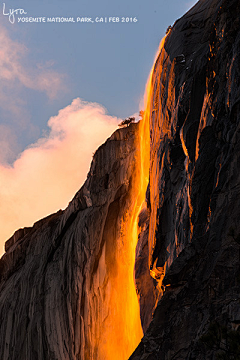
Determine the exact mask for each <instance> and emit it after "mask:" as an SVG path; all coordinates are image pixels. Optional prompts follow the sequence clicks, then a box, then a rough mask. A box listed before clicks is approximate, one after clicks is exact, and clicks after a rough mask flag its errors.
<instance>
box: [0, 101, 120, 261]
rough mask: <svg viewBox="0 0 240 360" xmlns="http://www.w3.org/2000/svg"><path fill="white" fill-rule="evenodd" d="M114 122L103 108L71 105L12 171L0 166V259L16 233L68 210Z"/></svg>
mask: <svg viewBox="0 0 240 360" xmlns="http://www.w3.org/2000/svg"><path fill="white" fill-rule="evenodd" d="M118 122H120V119H117V118H115V117H111V116H109V115H107V114H106V109H105V108H104V107H103V106H101V105H99V104H97V103H90V102H85V101H83V100H81V99H80V98H77V99H74V100H73V102H72V103H71V105H69V106H67V107H66V108H64V109H62V110H60V111H59V113H58V115H57V116H54V117H51V118H50V119H49V121H48V126H49V129H50V131H49V134H47V135H46V136H44V137H42V138H40V139H39V140H38V141H37V142H36V143H35V144H33V145H31V146H30V147H29V148H28V149H26V150H25V151H23V152H22V153H21V154H20V156H19V158H18V159H17V160H16V161H15V162H14V164H13V166H11V167H10V166H6V165H3V164H2V165H0V202H1V207H0V228H1V234H0V246H1V247H0V255H1V253H2V252H3V246H4V243H5V241H6V240H7V239H8V238H9V237H10V236H11V235H12V233H13V232H14V231H15V230H17V229H18V228H20V227H24V226H31V225H32V224H33V222H35V221H37V220H38V219H40V218H42V217H44V216H47V215H48V214H50V213H52V212H55V211H57V210H58V209H59V208H65V207H66V206H67V204H68V202H69V201H70V200H71V198H72V197H73V196H74V194H75V192H76V191H77V190H78V189H79V188H80V186H81V185H82V184H83V182H84V180H85V178H86V175H87V172H88V170H89V166H90V161H91V158H92V154H93V152H94V151H95V150H96V149H97V147H98V146H100V145H101V144H102V143H103V142H104V141H105V139H106V138H107V137H109V136H110V135H111V133H112V132H113V131H114V130H115V129H116V128H117V123H118Z"/></svg>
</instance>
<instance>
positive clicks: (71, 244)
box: [0, 124, 141, 360]
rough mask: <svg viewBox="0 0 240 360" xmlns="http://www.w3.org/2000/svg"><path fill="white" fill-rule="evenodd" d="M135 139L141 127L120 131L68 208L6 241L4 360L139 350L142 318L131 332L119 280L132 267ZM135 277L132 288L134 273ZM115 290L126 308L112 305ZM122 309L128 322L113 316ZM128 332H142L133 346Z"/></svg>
mask: <svg viewBox="0 0 240 360" xmlns="http://www.w3.org/2000/svg"><path fill="white" fill-rule="evenodd" d="M137 133H138V124H131V125H130V126H129V127H126V128H122V129H120V130H118V131H116V132H115V133H114V134H113V135H112V136H111V137H110V138H109V139H108V140H107V142H106V143H105V144H104V145H102V146H101V147H100V148H99V149H98V150H97V152H96V154H95V155H94V158H93V162H92V164H91V169H90V172H89V174H88V178H87V180H86V182H85V184H84V185H83V187H82V188H81V189H80V190H79V192H78V193H77V194H76V195H75V197H74V198H73V200H72V201H71V202H70V204H69V206H68V208H67V209H66V210H64V211H59V212H58V213H56V214H53V215H51V216H49V217H47V218H45V219H43V220H40V221H38V222H37V223H36V224H34V226H33V227H32V228H25V229H21V230H18V231H17V232H16V233H15V234H14V236H13V237H12V238H11V239H10V240H8V241H7V243H6V253H5V255H4V256H3V257H2V259H1V261H0V275H1V282H0V359H1V360H10V359H11V360H14V359H16V360H21V359H22V360H34V359H38V360H40V359H42V360H46V359H58V360H61V359H62V360H66V359H69V360H70V359H71V360H77V359H81V360H82V359H86V360H87V359H103V358H104V359H109V357H108V356H109V353H110V352H112V351H115V352H116V356H114V359H123V358H127V357H128V356H129V355H130V354H131V352H132V351H133V350H134V348H135V347H136V346H137V343H138V342H139V339H140V338H141V334H140V335H139V334H138V333H137V331H138V329H137V331H135V330H136V327H137V326H138V323H137V322H139V328H140V317H139V312H138V314H137V319H136V322H135V323H134V321H133V322H132V323H131V324H130V323H129V324H130V325H129V326H126V325H125V324H126V323H127V319H129V313H128V311H127V310H126V306H125V307H124V304H125V305H127V306H130V305H129V304H127V303H126V302H127V301H128V300H129V299H128V297H127V295H126V293H129V292H130V290H129V288H128V282H127V280H126V279H124V280H123V281H119V275H120V276H123V277H124V276H125V278H126V277H127V276H128V277H129V270H128V268H129V266H130V265H131V264H130V265H129V257H128V256H126V254H125V253H124V252H130V250H129V247H128V246H127V247H126V237H125V232H126V231H125V229H124V226H127V225H128V220H127V217H128V218H131V216H132V210H133V206H134V204H135V197H136V193H134V191H133V188H134V186H133V185H134V182H136V179H135V177H136V161H135V158H136V156H137V150H136V145H135V139H136V134H137ZM124 242H125V243H124ZM117 258H119V259H120V261H121V263H122V264H123V267H124V269H127V271H126V270H124V271H125V273H122V272H120V270H121V269H120V265H119V264H118V262H117V260H116V259H117ZM133 261H134V251H133ZM130 274H131V275H132V279H131V281H132V284H134V283H133V269H132V272H131V270H130ZM120 280H121V279H120ZM118 283H119V284H122V288H123V289H122V290H121V292H120V291H119V286H120V285H118ZM115 289H116V290H118V292H120V295H119V296H120V300H121V301H120V304H122V307H120V308H117V305H115V308H114V306H113V301H114V300H115V298H116V296H115V293H114V292H115ZM133 291H134V292H135V288H134V285H133ZM121 296H122V297H123V298H124V300H122V298H121ZM129 301H130V300H129ZM136 302H137V297H136ZM116 310H117V313H118V314H119V315H120V318H121V321H122V323H120V320H119V319H117V318H116V315H115V314H111V312H112V313H114V311H116ZM137 310H138V308H137ZM129 311H132V309H131V307H130V308H129ZM109 318H111V319H112V320H111V321H110V320H109ZM114 321H116V323H114ZM123 326H124V329H123ZM127 331H128V332H131V334H132V333H133V331H134V332H136V336H137V337H136V339H135V342H133V341H132V342H129V341H127V340H126V337H128V338H129V339H131V340H132V337H130V336H129V334H128V333H127ZM108 332H110V333H108ZM114 334H116V336H114ZM119 338H120V339H123V340H124V341H125V344H126V347H125V348H124V349H121V348H120V347H121V341H120V340H119ZM107 340H110V342H111V344H110V345H111V346H112V347H111V348H110V349H109V348H108V345H109V341H107ZM117 346H118V347H119V349H118V348H117ZM103 353H104V357H103Z"/></svg>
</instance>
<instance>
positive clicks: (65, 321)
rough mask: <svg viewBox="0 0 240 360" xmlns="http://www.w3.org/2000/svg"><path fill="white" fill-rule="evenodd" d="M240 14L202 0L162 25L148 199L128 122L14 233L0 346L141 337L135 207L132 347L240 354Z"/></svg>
mask: <svg viewBox="0 0 240 360" xmlns="http://www.w3.org/2000/svg"><path fill="white" fill-rule="evenodd" d="M239 14H240V2H239V0H200V1H199V2H198V3H197V4H196V5H195V6H194V7H193V8H192V9H191V10H190V11H189V12H188V13H187V14H186V15H185V16H183V17H182V18H181V19H180V20H178V21H177V22H176V23H175V25H174V26H173V28H172V29H171V30H170V32H169V33H168V35H167V36H166V39H165V42H164V46H163V48H162V49H161V51H160V53H159V56H158V57H157V59H156V63H155V66H154V69H153V74H152V83H151V84H152V85H151V86H152V95H151V99H150V100H151V101H150V108H149V109H148V111H147V113H149V114H150V116H149V122H150V130H149V134H148V133H147V132H145V137H146V138H145V139H144V138H143V139H142V140H141V141H142V142H144V141H148V137H149V138H150V181H149V186H148V190H147V194H146V204H147V205H146V206H143V207H142V208H141V201H140V200H138V196H139V195H138V191H139V189H138V187H141V186H140V185H139V184H140V183H142V179H141V178H140V177H141V176H142V171H140V170H139V166H138V162H137V161H136V159H139V151H140V150H139V149H140V148H141V147H140V146H138V145H139V143H138V142H139V141H140V140H139V139H141V137H139V136H138V134H139V131H138V127H139V126H138V125H136V124H131V125H130V126H129V127H127V128H123V129H120V130H119V131H117V132H115V133H114V134H113V135H112V137H111V138H110V139H109V140H108V141H107V142H106V143H105V144H104V145H102V146H101V147H100V148H99V150H98V151H97V152H96V154H95V156H94V159H93V163H92V165H91V169H90V172H89V175H88V178H87V180H86V182H85V184H84V186H83V187H82V188H81V189H80V191H79V192H78V193H77V194H76V195H75V197H74V198H73V200H72V201H71V203H70V204H69V207H68V208H67V209H66V210H64V211H59V212H58V213H56V214H53V215H50V216H49V217H47V218H45V219H43V220H41V221H39V222H37V223H36V224H35V225H34V226H33V227H32V228H26V229H21V230H19V231H17V232H16V233H15V235H14V236H13V237H12V238H11V239H10V240H9V241H8V242H7V243H6V254H5V255H4V256H3V258H2V259H1V261H0V275H1V282H0V359H1V360H7V359H11V360H34V359H41V360H44V359H54V360H55V359H57V360H63V359H64V360H65V359H67V360H68V359H69V360H80V359H81V360H93V359H94V360H95V359H99V360H103V359H104V360H110V359H113V360H123V359H127V358H128V357H129V355H130V354H131V352H132V351H133V349H134V346H136V345H137V342H138V340H139V339H140V337H141V329H140V325H139V322H140V318H139V314H138V313H137V311H136V309H137V308H138V304H137V305H136V296H135V297H134V294H135V287H134V285H133V282H132V286H131V285H130V283H131V281H132V279H131V278H132V272H133V268H132V269H131V267H133V263H134V258H133V259H132V258H131V257H132V254H133V256H134V251H135V249H134V246H135V244H134V242H132V239H133V238H134V237H135V238H136V239H137V214H138V212H139V211H140V209H141V211H140V214H139V218H138V225H139V226H138V227H139V231H140V233H139V236H138V244H137V248H136V262H135V278H136V289H137V293H138V297H139V303H140V309H141V323H142V327H143V329H144V332H145V335H144V337H143V339H142V341H141V342H140V344H139V346H138V347H137V348H136V350H135V351H134V353H133V354H132V355H131V357H130V359H131V360H153V359H159V360H173V359H177V360H180V359H182V360H187V359H188V360H190V359H196V360H206V359H209V360H210V359H211V360H214V359H239V358H240V349H239V343H240V331H239V330H240V262H239V256H240V248H239V247H240V223H239V215H240V196H239V192H240V172H239V167H240V75H239V74H240V53H239V48H240V19H239ZM145 121H146V119H145ZM148 135H149V136H148ZM147 170H148V169H147ZM129 254H131V256H130V257H129ZM129 269H130V270H129ZM156 302H157V306H156ZM154 308H155V311H154V314H153V319H152V311H153V309H154ZM149 324H150V325H149ZM139 329H140V330H139Z"/></svg>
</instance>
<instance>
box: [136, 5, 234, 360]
mask: <svg viewBox="0 0 240 360" xmlns="http://www.w3.org/2000/svg"><path fill="white" fill-rule="evenodd" d="M239 11H240V3H239V1H236V0H232V1H226V0H221V1H220V0H204V1H203V0H200V1H199V2H198V3H197V4H196V5H195V6H194V7H193V8H192V9H191V10H190V11H189V12H188V13H187V14H186V15H185V16H183V17H182V18H181V19H179V20H178V21H177V22H176V23H175V24H174V26H173V28H172V29H171V30H170V32H169V33H168V35H167V36H166V39H165V42H164V45H163V47H162V49H161V51H160V52H159V55H158V57H157V60H156V62H155V65H154V69H153V74H152V79H151V87H152V96H151V104H150V110H149V113H150V118H149V121H150V182H149V191H148V194H147V197H148V201H147V202H148V213H149V216H148V220H146V226H145V228H146V229H147V230H145V232H146V231H147V233H148V234H145V235H144V236H145V237H146V238H147V239H148V249H149V254H148V255H149V257H148V264H149V268H150V273H151V275H152V276H153V278H155V280H156V281H157V282H158V288H159V295H158V299H159V301H158V304H157V307H156V309H155V312H154V315H153V321H152V322H151V324H150V326H149V327H148V330H147V331H146V333H145V336H144V337H143V339H142V341H141V343H140V345H139V346H138V348H137V349H136V351H135V352H134V354H133V355H132V356H131V357H130V359H131V360H137V359H142V360H143V359H148V360H150V359H151V360H153V359H161V360H164V359H178V360H179V359H183V360H186V359H199V360H200V359H201V360H204V359H220V358H221V359H239V358H240V348H239V343H240V332H239V330H240V328H239V325H240V278H239V275H240V272H239V271H240V267H239V266H240V263H239V250H240V249H239V245H240V222H239V215H240V197H239V190H240V175H239V164H240V146H239V144H240V55H239V47H240V19H239V15H238V14H239ZM139 286H140V288H141V283H140V285H139ZM140 291H141V289H140ZM142 292H143V293H145V290H144V286H143V288H142ZM145 297H146V298H147V293H146V294H145ZM145 312H146V309H145Z"/></svg>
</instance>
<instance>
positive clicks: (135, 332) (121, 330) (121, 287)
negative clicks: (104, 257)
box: [99, 38, 165, 360]
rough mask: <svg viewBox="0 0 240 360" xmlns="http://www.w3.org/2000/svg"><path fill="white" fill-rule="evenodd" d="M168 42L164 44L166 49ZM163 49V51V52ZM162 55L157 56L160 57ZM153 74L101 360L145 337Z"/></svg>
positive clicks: (122, 353)
mask: <svg viewBox="0 0 240 360" xmlns="http://www.w3.org/2000/svg"><path fill="white" fill-rule="evenodd" d="M164 40H165V38H164V39H163V40H162V42H161V44H160V49H161V48H162V46H163V43H164ZM160 49H159V51H160ZM159 51H158V53H157V55H158V54H159ZM153 71H154V68H153V69H152V70H151V73H150V75H149V79H148V82H147V85H146V90H145V96H144V108H145V109H144V114H143V119H142V120H141V121H140V124H139V131H138V137H137V139H136V147H137V155H136V170H135V175H134V179H133V181H132V184H133V186H132V189H131V192H132V193H131V194H130V196H131V198H132V199H134V202H133V204H131V206H130V208H129V209H128V212H127V213H125V214H124V216H123V218H122V224H121V231H120V234H121V236H120V238H119V239H117V254H116V263H117V264H116V268H115V269H114V271H115V273H114V274H111V275H110V276H111V277H112V279H109V298H108V299H106V302H105V305H106V309H107V310H106V311H107V314H106V321H105V322H104V325H103V326H102V334H101V335H100V341H99V345H100V351H99V353H100V359H104V360H112V359H114V360H126V359H127V358H128V357H129V356H130V355H131V353H132V352H133V351H134V349H135V348H136V347H137V345H138V343H139V342H140V340H141V337H142V336H143V332H142V327H141V321H140V310H139V303H138V298H137V294H136V287H135V283H134V265H135V249H136V245H137V241H138V215H139V212H140V210H141V209H142V206H143V205H144V203H145V194H146V190H147V185H148V182H149V163H150V131H149V119H150V116H151V112H152V104H151V101H152V95H153V87H152V74H153Z"/></svg>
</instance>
